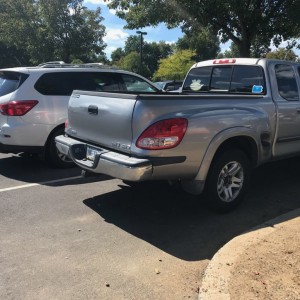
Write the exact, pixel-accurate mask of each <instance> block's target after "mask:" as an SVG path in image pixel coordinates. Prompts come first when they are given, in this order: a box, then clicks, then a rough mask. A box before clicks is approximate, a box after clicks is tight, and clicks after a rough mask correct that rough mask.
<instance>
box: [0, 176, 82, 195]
mask: <svg viewBox="0 0 300 300" xmlns="http://www.w3.org/2000/svg"><path fill="white" fill-rule="evenodd" d="M79 178H82V176H74V177H68V178H62V179H55V180H49V181H43V182H39V183H29V184H23V185H18V186H14V187H10V188H4V189H0V193H1V192H7V191H13V190H19V189H25V188H29V187H33V186H38V185H44V184H49V183H57V182H63V181H70V180H74V179H79Z"/></svg>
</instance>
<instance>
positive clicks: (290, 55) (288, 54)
mask: <svg viewBox="0 0 300 300" xmlns="http://www.w3.org/2000/svg"><path fill="white" fill-rule="evenodd" d="M297 57H298V56H297V55H296V54H295V52H294V51H293V50H291V49H285V48H278V49H277V50H275V51H272V52H269V53H267V55H266V58H271V59H283V60H291V61H296V60H297Z"/></svg>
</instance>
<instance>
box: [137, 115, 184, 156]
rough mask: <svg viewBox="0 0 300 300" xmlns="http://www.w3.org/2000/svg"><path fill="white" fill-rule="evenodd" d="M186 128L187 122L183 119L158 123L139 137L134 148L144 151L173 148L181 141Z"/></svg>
mask: <svg viewBox="0 0 300 300" xmlns="http://www.w3.org/2000/svg"><path fill="white" fill-rule="evenodd" d="M187 126H188V121H187V119H184V118H174V119H166V120H162V121H158V122H156V123H154V124H153V125H151V126H150V127H148V128H147V129H146V130H145V131H144V132H143V133H142V134H141V135H140V137H139V138H138V140H137V142H136V146H137V147H138V148H141V149H146V150H161V149H170V148H174V147H176V146H177V145H178V144H179V143H180V142H181V140H182V139H183V137H184V134H185V132H186V129H187Z"/></svg>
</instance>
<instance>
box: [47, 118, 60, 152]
mask: <svg viewBox="0 0 300 300" xmlns="http://www.w3.org/2000/svg"><path fill="white" fill-rule="evenodd" d="M64 128H65V124H64V123H63V124H59V125H57V126H56V127H54V128H53V129H52V130H51V132H50V133H49V135H48V137H47V140H46V142H45V151H46V149H47V148H48V146H49V143H50V141H51V138H52V137H53V135H54V133H55V132H56V131H58V130H60V129H61V130H64Z"/></svg>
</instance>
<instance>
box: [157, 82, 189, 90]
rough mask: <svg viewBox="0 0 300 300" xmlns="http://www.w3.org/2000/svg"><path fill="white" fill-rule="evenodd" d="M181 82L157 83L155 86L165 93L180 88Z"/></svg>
mask: <svg viewBox="0 0 300 300" xmlns="http://www.w3.org/2000/svg"><path fill="white" fill-rule="evenodd" d="M182 84H183V80H167V81H157V82H155V85H156V86H157V87H158V88H159V89H161V90H164V91H166V92H170V91H177V90H179V89H180V88H181V87H182Z"/></svg>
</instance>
